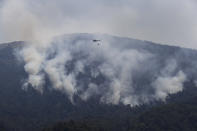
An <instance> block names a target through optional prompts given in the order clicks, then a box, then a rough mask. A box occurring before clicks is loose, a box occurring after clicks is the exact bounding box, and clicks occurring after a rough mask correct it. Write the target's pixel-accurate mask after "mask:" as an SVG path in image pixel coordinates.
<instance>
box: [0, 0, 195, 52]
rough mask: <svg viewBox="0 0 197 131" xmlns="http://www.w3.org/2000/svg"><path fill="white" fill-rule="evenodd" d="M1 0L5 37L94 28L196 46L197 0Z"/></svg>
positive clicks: (0, 28) (0, 31) (1, 35)
mask: <svg viewBox="0 0 197 131" xmlns="http://www.w3.org/2000/svg"><path fill="white" fill-rule="evenodd" d="M0 1H1V2H0V42H5V41H13V40H29V39H32V37H35V36H36V35H39V36H44V37H43V38H47V36H48V34H50V35H51V34H64V33H75V32H76V33H77V32H89V33H92V32H93V33H107V34H113V35H120V36H127V37H132V38H137V39H142V40H151V41H155V42H161V43H165V44H170V45H178V46H184V47H190V48H197V37H196V35H197V1H196V0H55V1H54V0H33V1H32V0H4V1H3V0H0ZM27 32H28V33H27ZM46 34H47V35H46Z"/></svg>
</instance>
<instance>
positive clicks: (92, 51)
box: [0, 0, 186, 106]
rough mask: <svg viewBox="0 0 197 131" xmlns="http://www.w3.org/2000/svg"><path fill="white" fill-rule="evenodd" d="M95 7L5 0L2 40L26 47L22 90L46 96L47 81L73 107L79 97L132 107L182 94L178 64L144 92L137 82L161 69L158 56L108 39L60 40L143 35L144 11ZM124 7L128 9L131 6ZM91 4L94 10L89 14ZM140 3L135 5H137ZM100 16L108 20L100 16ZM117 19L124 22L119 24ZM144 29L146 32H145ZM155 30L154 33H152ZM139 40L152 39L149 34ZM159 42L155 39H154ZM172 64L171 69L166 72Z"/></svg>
mask: <svg viewBox="0 0 197 131" xmlns="http://www.w3.org/2000/svg"><path fill="white" fill-rule="evenodd" d="M103 2H104V1H103ZM93 3H94V2H93ZM93 3H92V2H91V1H90V0H87V1H86V2H79V1H77V4H76V1H75V2H70V1H62V0H59V1H44V0H43V1H38V0H35V1H30V0H6V1H3V6H2V7H1V9H0V10H1V12H0V18H2V19H0V27H1V29H2V31H0V32H1V33H0V34H2V38H3V40H4V41H14V40H22V41H26V43H27V45H26V47H24V48H23V49H22V50H21V51H20V52H19V55H20V56H22V58H23V60H24V62H25V65H24V69H25V71H26V72H27V73H28V78H27V79H26V81H25V83H24V86H23V87H24V88H28V87H29V86H30V85H31V86H32V87H34V88H35V89H36V90H38V91H40V92H43V90H44V87H45V86H46V85H49V83H46V81H47V79H49V81H50V84H51V86H52V88H53V89H54V90H59V91H62V92H64V93H65V94H67V96H68V98H69V99H70V100H71V102H72V103H74V102H75V96H78V97H80V98H81V99H82V100H85V101H86V100H89V99H90V98H92V97H95V96H97V97H99V100H100V102H103V103H107V104H119V103H123V104H129V105H131V106H135V105H139V104H143V103H147V102H150V101H152V100H155V99H161V100H165V99H166V97H167V96H168V95H169V94H174V93H177V92H179V91H181V90H182V89H183V82H184V81H185V80H186V76H185V74H184V72H182V71H181V70H178V71H176V70H177V67H176V64H174V63H176V62H168V63H166V67H164V69H163V70H162V71H161V72H158V74H157V73H156V74H157V75H156V76H155V77H156V78H155V79H152V81H151V83H152V85H150V86H149V87H143V86H144V85H141V86H140V84H139V83H136V82H135V78H136V76H137V75H140V74H141V72H143V71H144V70H145V68H146V67H144V65H146V64H147V63H151V64H152V65H154V64H157V63H154V61H153V59H154V57H155V56H154V54H152V53H151V52H147V51H144V50H136V49H132V48H127V46H128V45H124V44H122V43H117V42H114V41H113V39H107V38H105V36H102V35H94V36H88V37H87V36H86V35H83V34H81V35H76V37H74V36H70V35H67V36H65V37H63V36H62V37H56V36H59V35H62V34H64V33H73V32H81V31H83V32H104V33H112V34H120V35H125V34H124V33H123V31H121V30H120V29H126V28H127V26H126V27H125V25H128V26H129V27H130V26H131V27H133V30H134V31H136V30H137V29H139V30H141V29H140V28H137V27H139V25H138V24H137V23H138V22H139V21H140V20H143V19H139V18H141V17H142V16H141V15H139V14H138V13H140V12H141V11H138V10H136V9H135V8H132V9H130V8H128V7H127V6H125V5H124V4H123V5H121V4H120V3H119V2H118V1H116V2H114V3H113V4H110V3H108V4H106V5H105V6H104V4H103V3H102V2H101V3H100V2H96V1H95V3H94V4H93ZM126 3H128V4H130V2H129V1H127V2H126ZM150 3H151V2H150ZM88 4H90V8H88V9H86V6H87V5H88ZM138 4H139V3H138V2H134V3H132V5H136V6H138ZM91 5H92V6H91ZM95 5H96V6H98V7H96V6H95ZM117 5H118V6H117ZM119 5H121V7H120V6H119ZM73 7H74V8H73ZM118 8H121V10H122V11H120V10H119V9H118ZM84 9H85V11H83V10H84ZM101 9H102V10H101ZM90 12H93V13H92V14H91V13H90ZM100 13H102V14H105V13H106V14H107V15H103V16H99V14H100ZM140 14H141V13H140ZM109 16H110V17H109ZM140 16H141V17H140ZM158 16H159V15H158ZM119 17H120V18H121V19H120V20H119V19H118V20H117V18H119ZM128 23H131V24H128ZM141 24H143V23H141ZM143 25H144V26H145V25H146V24H143ZM159 26H160V24H159ZM131 27H130V28H128V29H129V30H130V29H131ZM134 27H135V28H134ZM145 27H147V26H145ZM145 27H144V29H147V28H145ZM136 28H137V29H136ZM152 31H153V32H154V31H155V29H154V28H152ZM124 32H125V33H126V35H130V34H132V35H133V34H135V33H136V32H137V31H136V32H129V31H128V30H124ZM143 32H148V30H144V31H143ZM156 33H157V32H154V33H153V34H156ZM136 34H138V33H136ZM147 34H152V33H149V32H148V33H147ZM141 36H142V37H141ZM134 37H135V36H134ZM137 37H141V38H152V36H151V37H150V36H148V35H147V36H146V37H144V35H137ZM160 37H161V36H156V38H153V39H159V38H160ZM2 38H1V39H2ZM93 39H102V42H101V45H100V46H99V45H97V43H94V42H93V41H92V40H93ZM164 39H165V38H164ZM165 40H166V39H165ZM161 41H162V39H161ZM171 65H173V69H170V71H168V70H167V69H166V68H168V67H169V66H171ZM164 72H165V73H164ZM172 72H175V74H174V73H172ZM142 83H143V80H142ZM166 83H167V84H168V86H166V85H165V84H166ZM142 87H143V88H142Z"/></svg>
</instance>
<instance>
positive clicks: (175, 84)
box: [153, 60, 186, 101]
mask: <svg viewBox="0 0 197 131" xmlns="http://www.w3.org/2000/svg"><path fill="white" fill-rule="evenodd" d="M176 68H177V64H176V61H175V60H170V61H168V63H167V66H166V67H165V68H164V69H163V70H162V72H161V76H159V77H158V78H157V79H156V80H155V81H154V82H153V87H154V88H155V97H156V99H158V100H163V101H165V100H166V98H167V96H168V95H169V94H176V93H178V92H180V91H182V90H183V83H184V82H185V81H186V75H185V74H184V73H183V72H182V71H179V72H177V73H176V74H175V75H174V76H172V74H173V72H174V71H175V69H176Z"/></svg>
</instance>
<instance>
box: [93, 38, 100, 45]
mask: <svg viewBox="0 0 197 131" xmlns="http://www.w3.org/2000/svg"><path fill="white" fill-rule="evenodd" d="M92 41H93V42H97V45H100V43H99V42H100V41H101V40H97V39H94V40H92Z"/></svg>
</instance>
